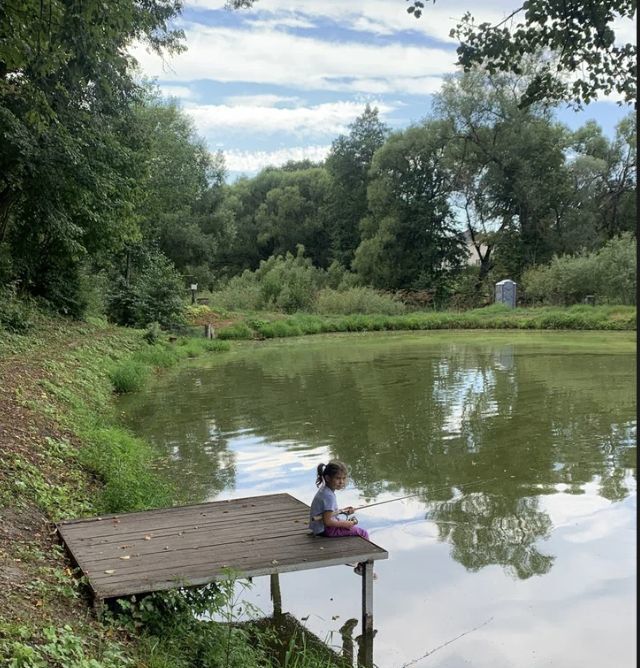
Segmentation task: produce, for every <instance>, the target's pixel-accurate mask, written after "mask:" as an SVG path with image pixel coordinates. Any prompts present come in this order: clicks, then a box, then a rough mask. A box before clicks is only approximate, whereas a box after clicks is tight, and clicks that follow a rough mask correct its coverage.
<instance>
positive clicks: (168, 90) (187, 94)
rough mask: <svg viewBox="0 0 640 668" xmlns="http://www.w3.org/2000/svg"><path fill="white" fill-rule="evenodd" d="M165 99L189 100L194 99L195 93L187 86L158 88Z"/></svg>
mask: <svg viewBox="0 0 640 668" xmlns="http://www.w3.org/2000/svg"><path fill="white" fill-rule="evenodd" d="M158 88H159V89H160V93H161V94H162V96H163V97H177V98H180V99H183V100H184V99H188V98H192V97H193V91H192V90H191V89H190V88H188V87H187V86H158Z"/></svg>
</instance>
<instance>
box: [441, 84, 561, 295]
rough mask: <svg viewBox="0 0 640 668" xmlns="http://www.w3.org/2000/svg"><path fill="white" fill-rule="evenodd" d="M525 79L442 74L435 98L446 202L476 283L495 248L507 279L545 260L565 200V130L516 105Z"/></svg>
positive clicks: (539, 110)
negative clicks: (443, 138) (467, 248)
mask: <svg viewBox="0 0 640 668" xmlns="http://www.w3.org/2000/svg"><path fill="white" fill-rule="evenodd" d="M527 85H528V79H527V78H526V77H518V76H515V75H511V74H499V75H487V74H486V73H483V72H480V71H476V72H469V73H466V74H460V75H456V76H451V77H449V78H447V79H446V81H445V83H444V84H443V86H442V89H441V91H440V92H439V93H438V94H437V95H436V97H435V101H434V108H435V113H436V115H437V117H438V118H440V119H441V120H442V121H443V122H444V123H445V124H446V127H447V131H448V134H449V141H448V142H447V148H446V155H447V160H448V162H449V168H450V170H451V173H452V177H451V182H450V184H451V185H450V193H451V199H450V202H451V204H452V205H453V206H455V208H456V211H457V218H458V220H459V222H460V223H461V224H463V225H464V227H465V229H466V232H467V235H468V238H469V239H470V240H471V242H472V243H473V245H474V247H475V252H476V253H477V259H478V260H479V262H480V271H479V276H478V279H479V280H478V285H477V286H476V287H478V288H479V287H480V283H481V282H482V280H483V279H484V278H485V276H486V275H487V274H488V272H489V270H490V269H491V268H492V266H493V262H494V257H493V256H494V252H495V251H496V250H497V251H498V252H499V253H500V254H501V255H502V256H503V259H504V258H506V257H507V256H508V262H507V263H506V264H507V266H508V268H509V271H510V273H512V274H513V276H512V277H517V276H518V275H519V273H520V271H521V269H522V268H523V267H524V266H526V265H529V264H532V263H535V262H541V261H546V260H547V259H548V257H549V256H550V254H551V253H552V251H553V250H555V249H554V247H553V243H552V234H553V226H554V224H555V221H556V219H557V212H558V211H559V209H560V208H561V207H562V205H563V203H564V202H567V201H569V199H570V183H569V176H568V172H567V169H566V165H565V152H564V151H565V149H566V148H567V147H568V141H569V133H568V132H567V131H566V130H565V129H564V128H563V127H562V126H561V125H559V124H557V123H554V122H553V121H552V119H551V117H550V114H549V112H548V111H546V110H545V109H544V108H543V107H542V106H541V105H532V106H529V107H525V108H521V107H520V106H519V100H520V96H521V93H522V91H523V90H524V89H525V88H526V87H527Z"/></svg>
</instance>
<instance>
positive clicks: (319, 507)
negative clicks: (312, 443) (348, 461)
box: [309, 460, 369, 540]
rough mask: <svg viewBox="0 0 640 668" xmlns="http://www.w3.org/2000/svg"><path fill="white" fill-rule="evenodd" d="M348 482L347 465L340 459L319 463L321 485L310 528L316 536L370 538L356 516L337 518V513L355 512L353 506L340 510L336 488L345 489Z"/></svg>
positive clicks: (315, 501) (315, 500) (318, 480)
mask: <svg viewBox="0 0 640 668" xmlns="http://www.w3.org/2000/svg"><path fill="white" fill-rule="evenodd" d="M346 484H347V467H346V466H345V465H344V464H343V463H342V462H339V461H336V460H332V461H330V462H329V463H328V464H319V465H318V477H317V479H316V487H319V489H318V491H317V492H316V495H315V496H314V497H313V501H312V502H311V512H310V520H309V528H310V529H311V531H312V532H313V533H314V534H315V535H316V536H328V537H329V538H335V537H336V536H362V538H366V539H367V540H368V539H369V534H368V533H367V532H366V531H365V530H364V529H361V528H360V527H357V526H356V523H357V520H356V519H355V517H354V518H352V519H346V520H338V519H336V515H338V514H341V513H345V514H347V515H350V514H351V513H353V507H352V506H349V507H348V508H343V509H342V510H341V511H338V502H337V500H336V495H335V491H336V489H344V487H345V486H346Z"/></svg>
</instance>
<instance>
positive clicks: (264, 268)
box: [214, 245, 351, 313]
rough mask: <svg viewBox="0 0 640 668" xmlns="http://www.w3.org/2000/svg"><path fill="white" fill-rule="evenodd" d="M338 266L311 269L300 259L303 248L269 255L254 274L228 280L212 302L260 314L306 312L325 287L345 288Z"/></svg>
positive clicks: (344, 275)
mask: <svg viewBox="0 0 640 668" xmlns="http://www.w3.org/2000/svg"><path fill="white" fill-rule="evenodd" d="M349 276H351V275H350V274H347V273H346V272H345V270H344V268H343V267H341V265H339V264H337V263H334V264H332V265H331V267H329V270H327V271H325V270H323V269H319V268H318V267H314V266H313V264H312V262H311V260H310V259H309V258H305V257H304V247H303V246H301V245H299V246H298V251H297V254H296V255H295V256H294V255H292V254H291V253H286V254H285V255H273V256H271V257H270V258H269V259H268V260H263V261H262V262H260V266H259V267H258V269H256V270H255V271H249V270H248V269H247V270H246V271H244V272H243V273H242V274H241V275H240V276H235V277H234V278H232V279H230V280H229V282H228V283H227V285H226V286H225V287H224V288H223V289H222V290H219V291H218V292H216V293H215V295H214V300H215V303H216V304H217V305H219V306H222V307H224V308H227V309H235V310H245V311H260V310H273V309H276V310H279V311H283V312H284V313H294V312H296V311H308V310H310V309H311V308H312V307H313V304H314V301H315V297H316V293H317V292H318V290H320V289H321V288H323V287H325V286H326V285H329V284H331V285H332V286H336V287H337V286H339V285H345V284H347V283H348V282H349V280H350V279H349V278H348V277H349Z"/></svg>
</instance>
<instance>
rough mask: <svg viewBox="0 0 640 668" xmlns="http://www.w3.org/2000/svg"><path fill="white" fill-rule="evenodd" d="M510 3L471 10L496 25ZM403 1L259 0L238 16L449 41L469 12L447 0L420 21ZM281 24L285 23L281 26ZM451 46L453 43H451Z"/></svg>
mask: <svg viewBox="0 0 640 668" xmlns="http://www.w3.org/2000/svg"><path fill="white" fill-rule="evenodd" d="M186 4H187V5H188V6H192V7H198V8H201V9H221V8H222V7H224V4H225V3H224V0H187V3H186ZM514 6H515V3H514V1H513V0H485V1H484V2H483V3H482V5H481V6H472V8H471V11H472V13H473V15H474V16H475V17H476V19H477V20H478V21H479V22H482V21H490V22H497V21H500V20H502V19H503V18H504V17H505V16H507V15H508V14H509V13H510V12H512V11H513V9H514ZM406 8H407V5H406V3H405V2H404V0H304V2H300V0H259V2H257V3H256V4H255V5H254V7H253V8H252V9H250V10H240V11H239V12H238V14H239V15H240V16H244V17H246V18H247V19H250V20H254V19H253V17H255V18H256V19H257V20H258V21H262V20H265V19H267V17H269V18H270V20H271V21H273V22H277V21H278V20H279V21H284V20H286V19H287V17H289V18H292V19H297V20H304V17H306V20H308V21H313V20H317V19H319V18H322V19H323V20H327V19H329V20H332V21H334V22H335V23H337V24H339V25H340V27H342V28H348V29H351V30H357V31H363V32H368V33H373V34H382V35H390V34H393V33H396V32H400V31H407V30H412V31H416V32H418V33H422V34H423V35H427V36H429V37H434V38H436V39H439V40H443V41H447V42H451V40H450V38H449V31H450V30H451V28H453V27H454V26H455V25H456V24H457V22H458V21H459V19H460V18H461V17H462V15H463V14H464V13H465V12H467V11H469V9H470V4H469V2H468V0H447V2H443V3H440V2H437V3H435V4H431V3H429V2H427V6H426V7H425V10H424V12H423V14H422V17H421V18H420V19H415V18H414V17H413V16H411V15H410V14H408V13H407V11H406ZM282 25H284V24H282ZM451 43H452V42H451Z"/></svg>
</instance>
